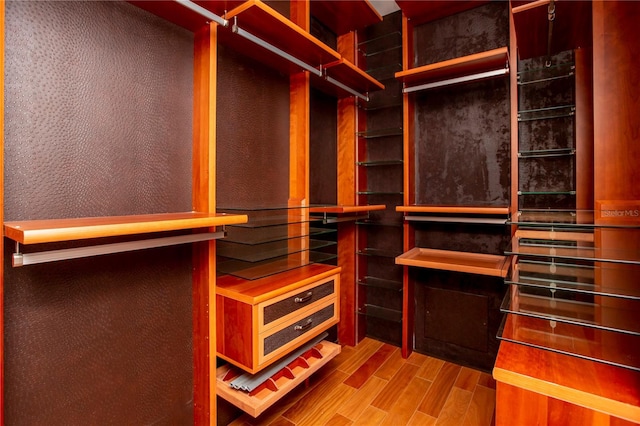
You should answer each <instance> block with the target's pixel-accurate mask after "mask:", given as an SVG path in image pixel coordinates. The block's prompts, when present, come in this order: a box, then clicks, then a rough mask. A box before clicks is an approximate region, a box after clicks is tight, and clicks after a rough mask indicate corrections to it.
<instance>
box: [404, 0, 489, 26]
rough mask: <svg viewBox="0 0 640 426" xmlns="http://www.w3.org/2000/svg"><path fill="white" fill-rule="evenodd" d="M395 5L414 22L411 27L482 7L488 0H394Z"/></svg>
mask: <svg viewBox="0 0 640 426" xmlns="http://www.w3.org/2000/svg"><path fill="white" fill-rule="evenodd" d="M396 3H397V4H398V6H399V7H400V9H401V10H402V13H403V14H404V16H406V17H407V18H409V19H410V20H412V21H414V22H413V25H419V24H422V23H425V22H430V21H435V20H436V19H440V18H443V17H445V16H449V15H454V14H456V13H459V12H463V11H465V10H469V9H473V8H474V7H478V6H482V5H483V4H486V3H489V0H457V1H451V0H444V1H442V0H441V1H416V0H396Z"/></svg>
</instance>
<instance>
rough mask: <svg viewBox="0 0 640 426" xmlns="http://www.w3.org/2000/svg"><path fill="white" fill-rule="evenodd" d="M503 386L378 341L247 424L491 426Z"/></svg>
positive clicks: (342, 357) (241, 421) (347, 352)
mask: <svg viewBox="0 0 640 426" xmlns="http://www.w3.org/2000/svg"><path fill="white" fill-rule="evenodd" d="M494 408H495V381H494V380H493V378H492V377H491V376H490V375H489V374H487V373H484V372H481V371H477V370H473V369H470V368H466V367H461V366H459V365H456V364H452V363H450V362H446V361H442V360H439V359H436V358H432V357H429V356H426V355H422V354H419V353H416V352H414V353H413V354H411V356H409V357H408V358H407V359H403V358H402V356H401V354H400V349H399V348H397V347H395V346H391V345H388V344H385V343H381V342H379V341H376V340H373V339H368V338H366V339H364V340H363V341H362V342H361V343H360V344H358V345H357V346H356V347H351V346H343V347H342V352H341V353H340V354H339V355H338V356H337V357H335V358H334V359H332V360H331V361H329V362H328V363H327V365H325V366H324V367H322V368H321V369H320V370H319V371H318V372H316V373H315V374H314V375H313V376H312V377H311V378H310V379H309V381H308V383H307V384H306V385H300V386H298V387H297V388H296V389H294V390H293V391H292V392H290V393H289V394H288V395H287V396H285V397H283V399H281V400H280V401H278V403H276V404H275V405H274V406H272V407H271V408H269V410H267V411H265V412H264V413H263V414H262V415H260V416H259V417H258V418H255V419H254V418H253V417H251V416H249V415H247V414H243V415H242V416H241V417H239V418H238V419H236V420H235V421H233V422H232V423H231V424H232V425H233V426H241V425H273V426H294V425H295V426H304V425H313V426H321V425H331V426H340V425H366V426H374V425H385V426H386V425H392V426H396V425H398V426H400V425H420V426H429V425H436V426H440V425H442V426H446V425H453V426H474V425H477V426H490V425H492V424H493V422H494V420H493V416H494Z"/></svg>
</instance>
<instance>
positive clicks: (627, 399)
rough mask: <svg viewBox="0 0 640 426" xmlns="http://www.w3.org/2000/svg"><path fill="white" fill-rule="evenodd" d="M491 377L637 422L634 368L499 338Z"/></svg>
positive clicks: (639, 395)
mask: <svg viewBox="0 0 640 426" xmlns="http://www.w3.org/2000/svg"><path fill="white" fill-rule="evenodd" d="M493 377H494V379H496V381H497V382H498V387H499V386H500V384H502V383H504V384H507V385H511V386H515V387H517V388H520V389H525V390H528V391H532V392H535V393H537V394H542V395H546V396H549V397H552V398H556V399H559V400H561V401H566V402H569V403H572V404H575V405H579V406H582V407H586V408H589V409H592V410H595V411H599V412H601V413H605V414H609V415H611V416H614V417H620V418H621V419H625V420H629V421H632V422H636V423H640V386H638V383H640V372H637V371H631V370H629V369H625V368H621V367H615V366H611V365H607V364H603V363H600V362H594V361H589V360H585V359H580V358H576V357H574V356H569V355H564V354H559V353H555V352H550V351H547V350H541V349H537V348H533V347H528V346H525V345H521V344H516V343H511V342H505V341H503V342H502V343H500V349H499V350H498V357H497V359H496V363H495V367H494V369H493Z"/></svg>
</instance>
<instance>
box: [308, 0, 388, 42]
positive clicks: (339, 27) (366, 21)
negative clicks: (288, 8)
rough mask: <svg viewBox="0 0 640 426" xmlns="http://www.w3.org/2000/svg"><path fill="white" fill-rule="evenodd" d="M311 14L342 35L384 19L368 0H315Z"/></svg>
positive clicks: (312, 2) (312, 3)
mask: <svg viewBox="0 0 640 426" xmlns="http://www.w3.org/2000/svg"><path fill="white" fill-rule="evenodd" d="M310 3H311V15H312V16H314V17H315V18H317V19H318V20H319V21H320V22H322V23H323V24H324V25H326V26H327V27H328V28H329V29H330V30H331V31H333V32H334V33H335V34H336V35H338V36H340V35H343V34H346V33H348V32H350V31H355V30H360V29H363V28H364V27H367V26H369V25H373V24H375V23H378V22H380V21H382V16H380V14H379V13H378V11H377V10H376V9H374V8H373V7H372V6H371V3H369V2H368V1H367V0H356V1H353V0H351V1H335V0H313V1H311V2H310Z"/></svg>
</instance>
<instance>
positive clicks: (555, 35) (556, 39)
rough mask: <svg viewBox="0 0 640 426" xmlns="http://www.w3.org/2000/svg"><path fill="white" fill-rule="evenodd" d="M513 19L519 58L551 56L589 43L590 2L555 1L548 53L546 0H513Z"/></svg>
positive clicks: (586, 45) (547, 1) (547, 2)
mask: <svg viewBox="0 0 640 426" xmlns="http://www.w3.org/2000/svg"><path fill="white" fill-rule="evenodd" d="M512 5H513V6H514V7H513V9H512V12H513V22H514V28H515V32H516V39H517V44H518V56H519V57H520V59H528V58H535V57H538V56H546V55H547V54H548V53H550V54H551V55H554V54H556V53H559V52H563V51H565V50H572V49H576V48H578V47H585V48H586V47H589V46H591V2H589V1H556V2H555V7H556V19H555V21H554V25H553V31H552V36H551V51H550V52H547V39H548V36H549V20H548V17H547V7H548V5H549V0H537V1H513V2H512Z"/></svg>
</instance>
